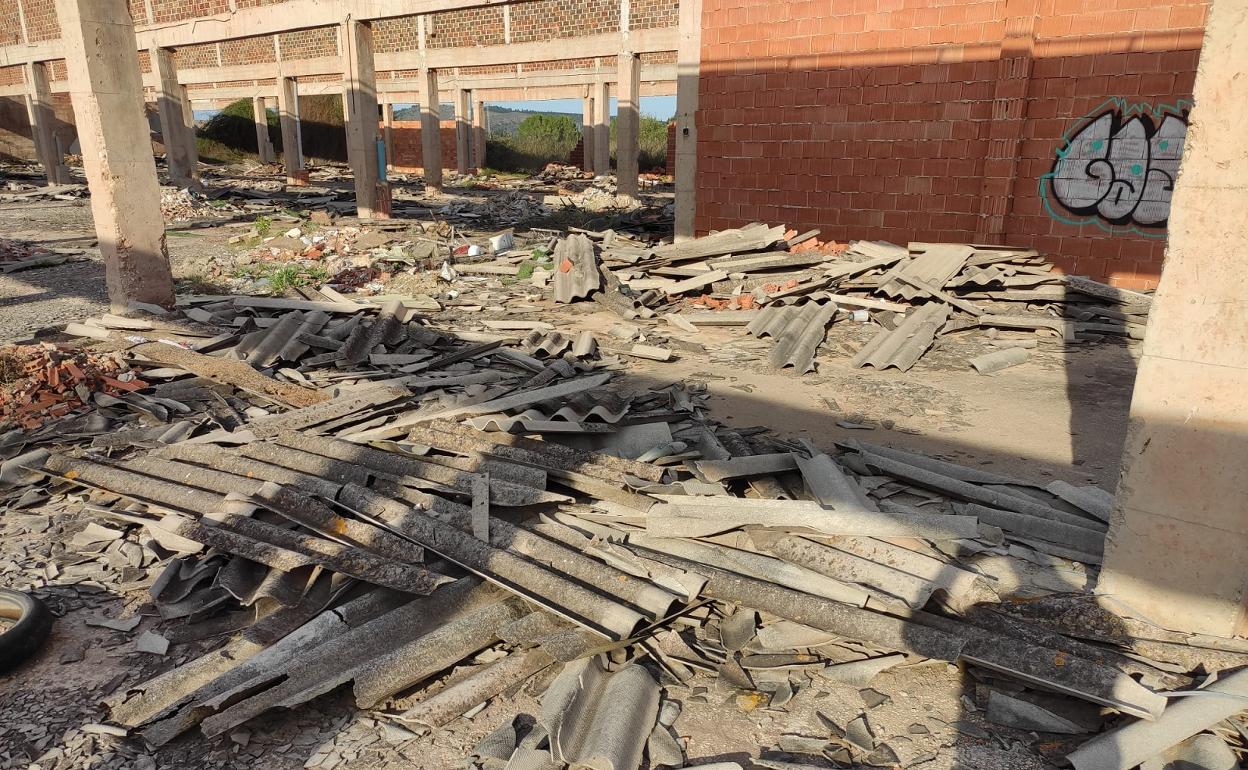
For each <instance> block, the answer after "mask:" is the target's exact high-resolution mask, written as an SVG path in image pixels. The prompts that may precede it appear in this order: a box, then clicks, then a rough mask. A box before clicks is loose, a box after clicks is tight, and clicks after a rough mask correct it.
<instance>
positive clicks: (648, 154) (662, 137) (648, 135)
mask: <svg viewBox="0 0 1248 770" xmlns="http://www.w3.org/2000/svg"><path fill="white" fill-rule="evenodd" d="M615 133H616V132H615V119H612V120H611V159H612V160H615ZM637 138H638V141H637V145H638V150H637V167H638V168H639V169H641V170H642V171H643V172H645V171H650V170H652V169H662V168H666V166H667V121H665V120H659V119H658V118H652V117H650V116H649V115H642V116H641V124H640V125H639V126H638V127H637Z"/></svg>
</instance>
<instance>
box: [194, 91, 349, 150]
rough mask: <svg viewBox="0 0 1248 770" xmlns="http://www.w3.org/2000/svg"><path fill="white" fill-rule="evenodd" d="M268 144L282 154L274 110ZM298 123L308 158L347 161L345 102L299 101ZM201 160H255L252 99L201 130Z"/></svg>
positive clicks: (306, 98) (317, 98) (324, 99)
mask: <svg viewBox="0 0 1248 770" xmlns="http://www.w3.org/2000/svg"><path fill="white" fill-rule="evenodd" d="M266 118H267V123H268V125H269V140H270V141H271V142H273V148H274V149H275V150H277V151H278V152H281V151H282V125H281V120H280V119H279V117H278V114H277V112H276V111H275V110H268V111H267V112H266ZM299 123H300V132H301V135H302V136H303V151H304V153H306V154H307V155H308V156H309V157H314V158H321V159H324V160H346V159H347V139H346V132H345V131H344V129H343V126H344V125H345V121H344V119H343V116H342V98H341V97H339V96H335V95H332V94H324V95H320V96H301V97H299ZM198 144H199V148H200V151H199V156H200V158H202V159H204V160H206V161H208V162H217V163H238V162H239V161H242V160H244V159H246V158H247V157H249V156H250V157H252V158H254V157H255V156H256V154H257V152H258V150H257V147H256V124H255V117H254V113H253V112H252V106H251V100H250V99H239V100H238V101H235V102H231V103H230V104H229V106H227V107H226V108H225V109H223V110H221V111H220V112H219V113H217V114H216V115H214V116H213V117H212V118H211V119H209V120H208V122H207V123H205V124H204V126H203V128H201V129H199V142H198Z"/></svg>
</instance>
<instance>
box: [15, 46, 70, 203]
mask: <svg viewBox="0 0 1248 770" xmlns="http://www.w3.org/2000/svg"><path fill="white" fill-rule="evenodd" d="M26 86H27V88H28V89H29V91H28V92H27V94H26V110H27V114H28V115H29V117H30V134H31V139H33V140H34V142H35V155H36V157H38V158H39V165H41V166H43V174H44V176H45V177H46V178H47V180H48V184H50V185H53V184H65V183H66V182H68V181H69V169H68V168H66V167H65V165H64V163H63V162H62V161H63V159H62V157H61V151H60V148H59V147H58V146H57V144H56V136H55V135H54V134H53V132H52V126H53V125H54V124H55V123H56V113H55V112H54V111H53V109H52V93H51V91H50V90H49V89H48V65H47V64H44V63H43V62H33V63H31V64H27V65H26Z"/></svg>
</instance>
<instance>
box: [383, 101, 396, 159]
mask: <svg viewBox="0 0 1248 770" xmlns="http://www.w3.org/2000/svg"><path fill="white" fill-rule="evenodd" d="M381 120H382V124H383V125H384V126H385V131H384V138H385V140H386V169H387V170H389V169H392V168H394V103H393V102H386V103H385V104H383V105H382V106H381Z"/></svg>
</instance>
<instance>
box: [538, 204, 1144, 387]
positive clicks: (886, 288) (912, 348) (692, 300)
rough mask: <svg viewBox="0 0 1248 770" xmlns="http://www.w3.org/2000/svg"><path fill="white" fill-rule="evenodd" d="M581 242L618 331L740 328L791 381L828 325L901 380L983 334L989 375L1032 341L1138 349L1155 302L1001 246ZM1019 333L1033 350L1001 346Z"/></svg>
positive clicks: (982, 361) (864, 362)
mask: <svg viewBox="0 0 1248 770" xmlns="http://www.w3.org/2000/svg"><path fill="white" fill-rule="evenodd" d="M590 235H591V236H592V237H594V238H595V239H597V241H598V250H599V251H600V257H599V258H600V260H601V263H602V267H603V281H604V286H605V288H604V290H603V294H605V297H603V296H601V295H600V296H598V297H596V299H598V300H599V301H601V302H603V303H604V304H606V305H607V306H609V307H612V308H613V309H616V310H617V312H619V313H620V314H621V315H622V316H624V317H625V318H627V319H629V320H632V319H634V318H637V317H642V318H649V317H653V316H654V315H655V314H661V315H662V318H663V319H665V320H668V321H670V322H671V324H672V325H674V326H676V327H679V328H681V329H684V330H686V331H695V332H696V330H697V329H698V328H699V327H701V326H743V327H745V329H746V330H747V331H748V332H749V333H750V334H752V335H753V336H755V337H758V338H765V337H769V338H771V339H772V340H774V341H775V348H774V349H773V351H772V353H771V355H770V357H769V360H770V363H771V366H772V368H774V369H783V368H786V367H790V366H791V367H793V368H794V369H795V370H796V371H797V373H799V374H801V373H805V372H808V371H811V370H812V369H814V368H815V355H816V353H817V351H818V348H819V347H820V346H821V345H823V344H824V342H825V340H826V339H827V336H828V333H829V327H832V328H837V326H841V327H842V328H843V327H845V326H849V327H851V328H852V329H853V331H851V332H850V333H849V335H850V336H851V337H853V338H855V339H854V342H853V348H854V351H855V352H854V354H853V356H852V360H853V365H854V366H858V367H873V368H875V369H887V368H890V367H892V368H896V369H899V370H901V371H906V370H908V369H910V368H911V367H912V366H914V364H915V363H916V362H917V361H918V360H919V359H920V358H922V357H923V355H924V354H925V353H926V352H927V351H928V350H929V349H930V348H931V347H932V346H933V344H935V343H936V341H937V340H938V339H944V338H950V339H958V338H959V337H961V336H963V335H964V333H965V332H968V331H972V330H980V331H983V332H984V338H985V339H987V340H989V341H990V342H992V343H993V344H995V345H996V346H998V349H995V350H990V351H989V352H987V353H985V354H984V355H981V356H967V357H966V358H965V359H964V361H963V363H962V366H966V367H974V368H975V369H976V370H977V371H979V372H981V373H985V374H986V373H990V372H994V371H998V370H1000V369H1003V368H1006V367H1008V366H1012V365H1014V364H1017V363H1021V362H1022V361H1025V360H1027V358H1028V357H1029V352H1028V348H1030V347H1034V346H1035V344H1036V343H1035V335H1037V334H1038V335H1045V336H1048V337H1051V338H1054V339H1055V340H1057V341H1058V343H1059V344H1060V345H1062V346H1068V345H1074V344H1080V343H1087V342H1096V341H1099V340H1101V339H1103V338H1105V337H1106V336H1116V337H1125V338H1131V339H1142V338H1143V333H1144V327H1145V323H1146V321H1147V315H1148V310H1149V306H1150V305H1151V302H1152V299H1151V297H1149V296H1148V295H1146V294H1141V293H1138V292H1133V291H1128V290H1125V289H1117V288H1114V287H1111V286H1107V285H1105V284H1102V283H1098V282H1096V281H1092V280H1089V279H1086V278H1080V277H1077V276H1064V275H1061V274H1059V273H1057V272H1055V271H1054V269H1053V265H1052V264H1051V263H1049V262H1046V261H1045V260H1044V259H1043V258H1042V257H1040V256H1039V255H1038V254H1037V253H1036V252H1035V251H1031V250H1020V249H1011V248H1007V247H996V246H969V245H961V244H940V243H912V244H910V245H909V246H908V247H901V246H896V245H893V244H889V243H874V242H866V241H856V242H853V243H851V244H849V245H848V246H842V245H839V244H834V243H829V244H821V243H819V242H818V241H817V239H816V236H817V235H818V232H817V231H811V232H808V233H804V234H800V235H799V234H796V233H795V232H794V231H792V230H789V231H786V230H785V228H784V227H769V226H767V225H765V224H752V225H749V226H747V227H744V228H740V229H738V230H726V231H723V232H718V233H714V234H711V235H708V236H704V237H702V238H698V239H694V240H689V241H684V242H681V243H673V244H663V245H657V246H653V245H650V244H649V243H646V242H639V241H636V240H630V239H627V238H618V237H617V235H616V234H615V233H614V232H610V231H608V232H606V233H591V234H590ZM597 288H598V287H597V286H596V285H595V286H594V287H593V289H595V290H596V289H597ZM556 291H558V284H556ZM704 308H705V309H709V311H710V312H707V311H701V312H700V310H701V309H704ZM838 321H841V322H845V321H852V322H854V323H852V324H843V323H842V324H839V325H838V324H837V322H838ZM865 330H872V331H873V333H872V334H871V335H870V337H869V338H863V336H862V331H865ZM1019 332H1021V333H1024V334H1025V335H1027V336H1028V337H1031V339H1030V340H1029V339H1027V338H1026V337H1018V336H1008V335H1017V334H1018V333H1019ZM1003 333H1004V334H1003Z"/></svg>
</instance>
